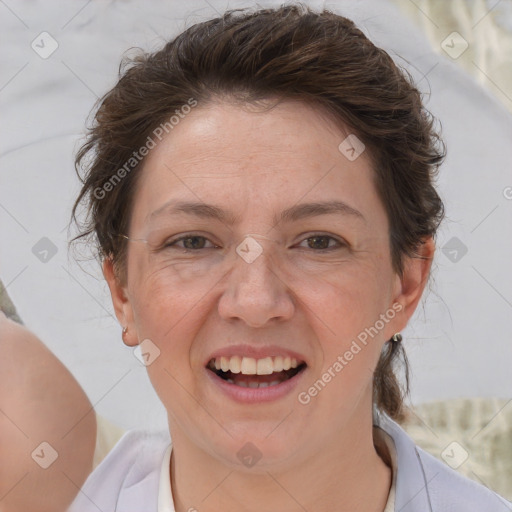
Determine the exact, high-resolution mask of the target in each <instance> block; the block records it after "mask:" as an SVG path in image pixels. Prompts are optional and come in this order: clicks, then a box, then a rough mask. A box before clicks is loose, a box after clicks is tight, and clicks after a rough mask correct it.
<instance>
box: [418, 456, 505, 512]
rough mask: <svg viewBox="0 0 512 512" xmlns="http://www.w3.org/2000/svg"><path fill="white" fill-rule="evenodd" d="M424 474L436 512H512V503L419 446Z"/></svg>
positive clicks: (434, 511)
mask: <svg viewBox="0 0 512 512" xmlns="http://www.w3.org/2000/svg"><path fill="white" fill-rule="evenodd" d="M415 451H416V453H417V456H418V459H419V461H420V462H421V467H422V469H423V471H424V475H425V481H426V484H427V486H428V492H429V498H430V502H431V506H432V511H433V512H436V511H443V512H471V511H475V512H480V511H483V510H485V511H486V512H512V503H510V502H508V501H506V500H505V499H504V498H502V497H501V496H499V495H498V494H496V493H495V492H493V491H491V490H490V489H488V488H487V487H485V486H484V485H481V484H479V483H477V482H475V481H473V480H470V479H469V478H466V477H465V476H462V475H461V474H459V473H457V471H455V470H453V469H452V468H450V467H448V466H447V465H446V464H443V463H442V462H441V461H439V460H438V459H436V458H435V457H433V456H432V455H430V454H429V453H427V452H425V451H424V450H423V449H421V448H420V447H419V446H415Z"/></svg>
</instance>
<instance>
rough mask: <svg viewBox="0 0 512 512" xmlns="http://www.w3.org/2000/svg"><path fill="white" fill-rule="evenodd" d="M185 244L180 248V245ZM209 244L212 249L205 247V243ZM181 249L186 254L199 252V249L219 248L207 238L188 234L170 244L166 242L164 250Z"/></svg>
mask: <svg viewBox="0 0 512 512" xmlns="http://www.w3.org/2000/svg"><path fill="white" fill-rule="evenodd" d="M181 242H183V245H182V246H178V245H177V244H178V243H181ZM206 242H209V243H210V244H212V247H205V243H206ZM174 247H176V248H179V249H184V251H185V252H192V251H197V250H199V249H211V248H215V247H217V246H216V245H215V244H213V243H212V242H210V241H209V240H208V239H207V238H206V237H204V236H201V235H196V234H187V235H184V236H181V237H180V238H177V239H176V240H170V241H168V242H165V244H164V249H165V248H174Z"/></svg>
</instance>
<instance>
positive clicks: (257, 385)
mask: <svg viewBox="0 0 512 512" xmlns="http://www.w3.org/2000/svg"><path fill="white" fill-rule="evenodd" d="M226 382H229V383H230V384H234V385H235V386H240V387H242V388H255V389H256V388H266V387H270V386H276V385H277V384H281V381H280V380H273V381H272V382H256V381H251V382H243V381H241V382H235V381H234V380H233V379H226Z"/></svg>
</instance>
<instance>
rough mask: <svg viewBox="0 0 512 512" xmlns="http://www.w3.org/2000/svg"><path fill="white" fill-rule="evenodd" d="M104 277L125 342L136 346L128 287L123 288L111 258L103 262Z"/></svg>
mask: <svg viewBox="0 0 512 512" xmlns="http://www.w3.org/2000/svg"><path fill="white" fill-rule="evenodd" d="M102 266H103V276H104V277H105V280H106V281H107V284H108V287H109V289H110V295H111V297H112V305H113V306H114V312H115V315H116V318H117V320H118V321H119V323H120V324H121V327H122V328H123V336H122V339H123V342H124V343H125V344H126V345H128V346H131V347H133V346H135V345H137V343H138V340H137V336H136V330H135V325H134V323H133V310H132V305H131V302H130V299H129V297H128V296H127V293H126V287H125V286H123V285H122V284H121V283H120V281H119V279H118V277H117V276H116V272H115V269H114V264H113V262H112V259H111V258H110V257H108V258H105V259H104V260H103V265H102Z"/></svg>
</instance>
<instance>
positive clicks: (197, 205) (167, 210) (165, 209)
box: [147, 201, 365, 225]
mask: <svg viewBox="0 0 512 512" xmlns="http://www.w3.org/2000/svg"><path fill="white" fill-rule="evenodd" d="M180 213H184V214H186V215H193V216H195V217H200V218H203V219H215V220H219V221H221V222H223V223H225V224H228V225H233V224H236V223H237V221H238V220H239V218H238V217H237V216H236V215H235V214H234V213H233V212H231V211H228V210H224V209H222V208H220V207H218V206H215V205H213V204H207V203H201V202H185V201H169V202H167V203H165V204H164V205H163V206H161V207H160V208H158V209H157V210H155V211H153V212H152V213H150V214H149V215H148V217H147V220H148V221H149V220H152V219H154V218H156V217H159V216H161V215H163V214H165V215H177V214H180ZM332 214H338V215H340V214H341V215H348V216H352V217H355V218H359V219H361V220H363V221H364V220H365V218H364V216H363V214H362V213H361V212H360V211H359V210H356V209H355V208H353V207H352V206H350V205H348V204H347V203H344V202H343V201H325V202H314V203H302V204H297V205H294V206H291V207H290V208H287V209H286V210H283V211H282V212H281V213H280V214H278V215H274V218H273V223H274V225H276V224H278V223H280V222H296V221H298V220H302V219H305V218H309V217H316V216H319V215H332Z"/></svg>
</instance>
